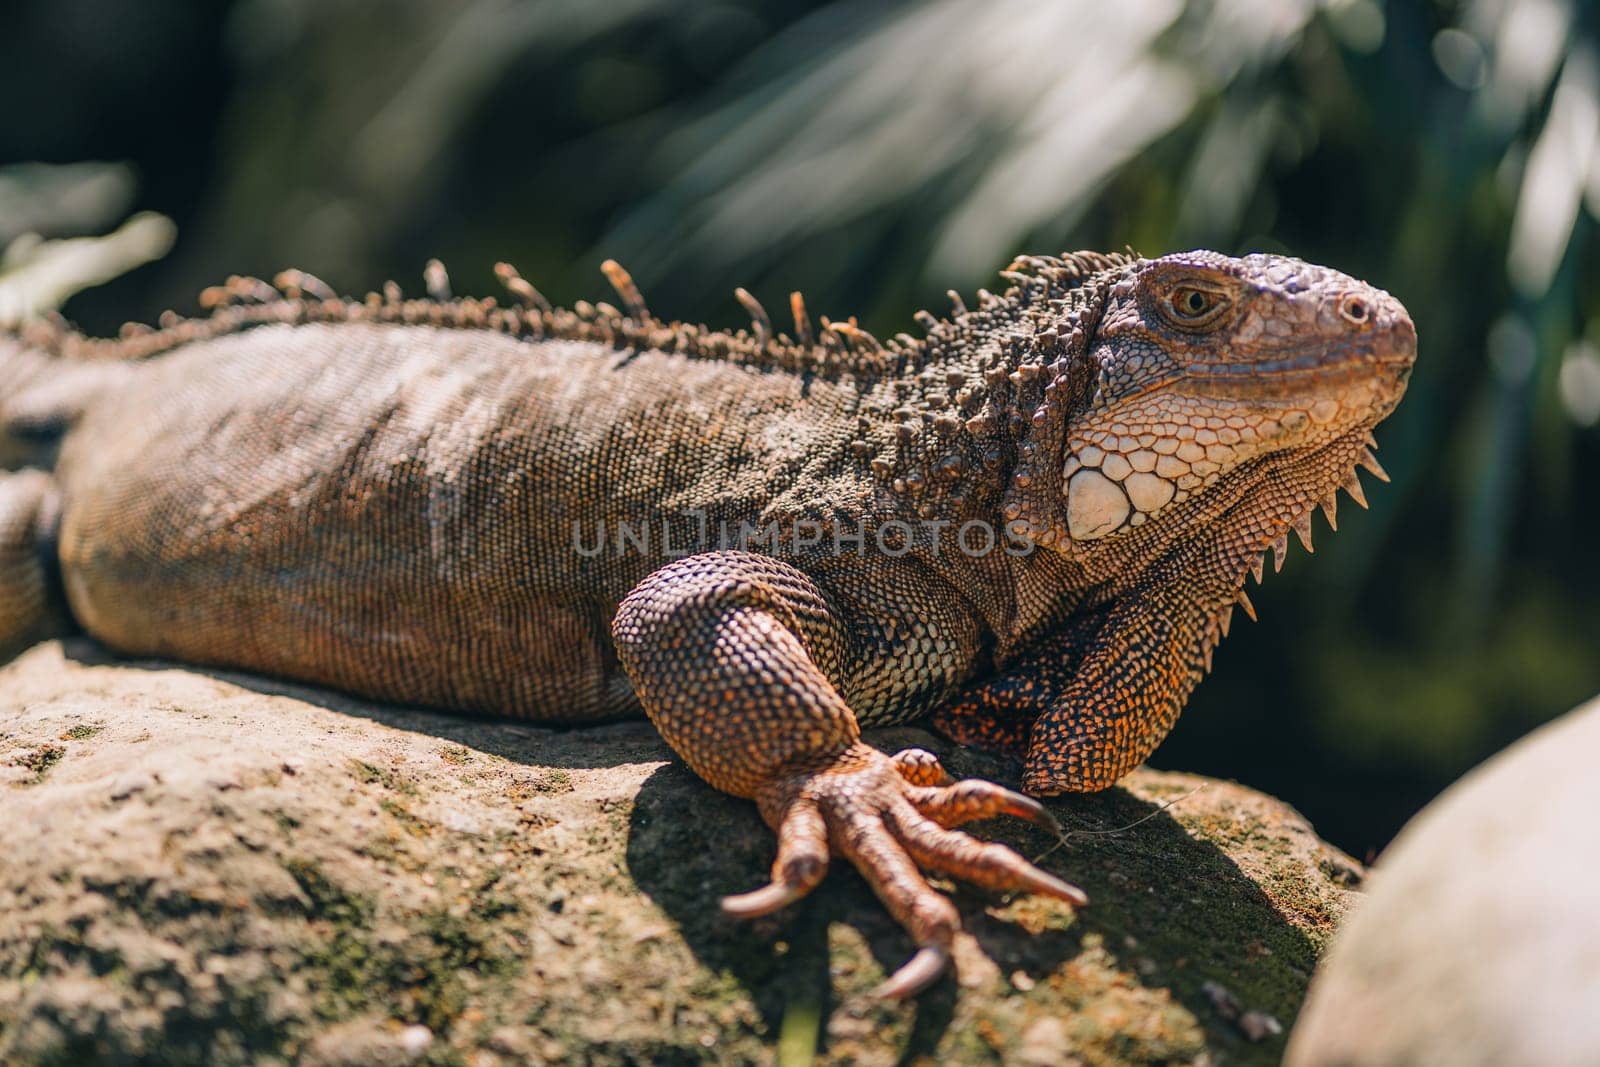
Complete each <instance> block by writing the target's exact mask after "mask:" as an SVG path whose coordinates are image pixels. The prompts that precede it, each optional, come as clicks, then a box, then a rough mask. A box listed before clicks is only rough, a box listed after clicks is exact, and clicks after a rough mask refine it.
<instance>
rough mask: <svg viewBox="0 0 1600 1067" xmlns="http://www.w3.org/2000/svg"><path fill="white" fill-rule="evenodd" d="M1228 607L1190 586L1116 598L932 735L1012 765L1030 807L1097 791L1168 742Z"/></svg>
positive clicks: (985, 687)
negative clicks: (1019, 761)
mask: <svg viewBox="0 0 1600 1067" xmlns="http://www.w3.org/2000/svg"><path fill="white" fill-rule="evenodd" d="M1236 596H1237V593H1236V591H1234V590H1233V589H1231V588H1230V587H1229V585H1228V583H1227V582H1225V581H1218V580H1213V581H1204V582H1202V581H1200V580H1198V579H1195V578H1193V577H1192V576H1186V577H1185V579H1184V580H1181V581H1173V582H1170V583H1165V584H1156V585H1154V586H1153V588H1152V589H1150V590H1149V591H1139V592H1135V593H1130V594H1126V595H1124V596H1123V597H1121V598H1120V599H1119V600H1117V601H1115V602H1113V603H1111V604H1109V605H1107V606H1106V607H1105V608H1102V609H1101V610H1100V611H1097V612H1094V613H1092V614H1086V615H1081V616H1075V617H1073V618H1072V619H1070V620H1068V621H1067V622H1066V623H1064V624H1063V625H1062V626H1061V627H1060V628H1059V629H1057V630H1056V631H1053V632H1052V633H1050V634H1048V635H1047V636H1046V637H1045V638H1044V639H1042V640H1041V641H1040V642H1039V643H1038V644H1036V645H1035V646H1034V647H1032V648H1031V649H1029V650H1028V651H1027V652H1025V653H1024V654H1023V655H1022V656H1020V657H1019V658H1018V659H1017V660H1016V661H1015V662H1013V663H1011V664H1008V665H1007V667H1006V669H1005V670H1004V671H1002V672H1001V673H999V674H997V675H995V676H994V677H992V678H988V679H985V680H984V681H982V682H980V683H978V684H977V685H974V686H972V687H970V688H969V689H966V690H964V691H963V692H961V693H960V694H959V695H958V696H956V698H955V699H953V700H951V701H949V702H948V703H946V704H944V705H942V706H940V707H939V708H937V709H935V710H934V712H933V713H932V716H931V717H932V721H933V725H934V726H935V727H936V728H937V729H938V730H939V732H941V733H943V734H945V735H946V736H948V737H950V738H952V739H954V740H956V741H959V742H960V743H962V744H966V745H973V746H976V747H979V748H989V749H994V750H998V751H1002V752H1006V753H1008V754H1010V755H1014V756H1019V757H1022V758H1023V759H1024V760H1025V770H1024V772H1023V778H1022V781H1023V787H1024V788H1025V789H1026V790H1027V791H1028V792H1029V793H1032V794H1034V795H1036V796H1049V795H1052V794H1056V793H1067V792H1074V793H1077V792H1094V791H1097V790H1100V789H1107V788H1109V787H1111V786H1112V785H1114V784H1116V782H1117V781H1118V780H1119V779H1120V778H1122V777H1123V776H1124V775H1126V774H1127V773H1128V772H1129V771H1131V770H1133V769H1134V768H1135V767H1137V766H1138V765H1139V764H1140V763H1142V762H1144V761H1145V760H1146V759H1147V758H1149V756H1150V754H1151V753H1152V752H1154V751H1155V749H1156V746H1158V745H1159V744H1160V743H1161V742H1162V740H1163V739H1164V738H1165V737H1166V736H1167V734H1168V733H1169V732H1171V730H1172V727H1173V725H1174V724H1175V723H1176V722H1177V721H1178V713H1179V712H1180V711H1182V710H1183V705H1184V702H1185V701H1186V700H1187V699H1188V697H1189V694H1190V693H1191V692H1192V691H1193V690H1194V687H1195V686H1196V685H1197V684H1198V683H1199V681H1200V679H1201V678H1202V677H1203V676H1204V675H1205V671H1206V668H1207V666H1208V663H1209V650H1210V649H1211V647H1212V646H1213V645H1214V644H1215V643H1216V640H1217V638H1218V637H1219V635H1220V633H1219V629H1218V626H1219V617H1220V616H1221V614H1222V613H1223V612H1225V611H1227V610H1228V607H1229V605H1231V604H1232V603H1233V601H1234V599H1235V597H1236Z"/></svg>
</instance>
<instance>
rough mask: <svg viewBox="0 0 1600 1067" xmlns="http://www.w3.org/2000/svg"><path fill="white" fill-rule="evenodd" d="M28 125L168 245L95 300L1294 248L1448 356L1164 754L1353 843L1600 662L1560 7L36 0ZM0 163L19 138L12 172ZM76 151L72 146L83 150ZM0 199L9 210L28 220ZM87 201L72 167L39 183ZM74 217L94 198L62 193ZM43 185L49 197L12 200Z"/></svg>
mask: <svg viewBox="0 0 1600 1067" xmlns="http://www.w3.org/2000/svg"><path fill="white" fill-rule="evenodd" d="M4 19H5V22H6V24H7V29H8V30H9V31H10V32H8V33H7V34H5V35H4V36H3V37H0V98H4V99H6V100H7V101H9V102H10V105H11V106H9V107H8V108H7V112H6V117H5V119H4V120H0V162H8V161H23V160H45V161H50V162H55V163H71V162H76V161H80V160H111V161H116V162H118V163H119V164H121V163H124V162H125V163H126V164H127V165H128V166H131V167H132V172H133V173H134V174H135V175H136V176H137V181H138V186H137V188H138V193H137V195H135V196H134V197H133V202H132V204H131V205H129V206H134V207H138V208H141V209H147V210H154V211H159V212H162V213H165V214H166V215H168V216H170V217H171V218H173V219H174V220H175V221H176V222H177V224H178V241H177V244H176V246H175V248H174V250H173V252H172V254H171V255H170V256H168V257H167V258H166V259H165V260H163V261H161V262H159V263H157V264H154V265H151V266H146V267H142V268H140V269H138V270H135V271H133V272H132V273H130V274H128V275H126V276H124V277H123V278H121V279H119V280H117V281H115V282H113V283H111V284H108V285H105V286H102V287H100V288H97V289H94V290H91V291H89V292H86V293H84V294H82V295H81V296H78V297H76V298H74V299H73V301H72V302H71V303H69V304H68V305H67V308H66V310H67V312H68V314H69V315H71V316H73V317H75V318H77V319H78V320H79V321H81V322H82V323H84V324H85V325H87V326H89V327H91V328H94V329H97V330H101V331H104V330H108V329H112V328H114V327H115V326H116V325H117V324H118V323H119V322H120V321H121V320H122V319H124V318H140V319H150V318H152V317H153V315H154V313H155V312H158V311H159V310H161V308H163V307H167V306H173V307H177V308H179V309H180V310H184V309H192V308H193V306H194V305H193V294H194V293H195V292H196V291H197V290H198V289H199V288H200V287H201V286H203V285H206V284H210V283H212V282H214V281H216V280H218V279H219V278H221V277H223V276H225V275H227V274H231V273H256V274H262V275H271V274H272V273H273V272H275V271H276V270H278V269H280V268H282V267H284V266H288V265H294V266H299V267H302V268H304V269H307V270H311V271H313V272H314V273H317V274H319V275H321V276H323V277H325V278H327V279H328V280H329V281H330V282H332V283H334V284H335V285H336V286H338V287H339V288H342V289H346V290H352V291H365V290H366V289H369V288H373V287H375V285H376V283H377V282H379V281H380V280H382V279H383V278H385V277H389V276H399V277H401V278H402V279H404V278H407V277H415V276H416V274H417V271H418V269H419V266H420V264H421V263H422V261H423V260H424V259H425V258H427V257H429V256H434V255H437V256H441V257H442V258H444V259H445V261H446V262H447V263H449V264H451V266H452V270H453V272H454V277H455V281H456V287H457V288H458V289H462V290H474V291H490V290H491V289H492V287H493V282H492V275H491V269H490V268H491V266H492V264H493V263H494V262H495V261H496V260H497V259H507V260H510V261H512V262H514V263H516V264H517V265H518V266H519V267H520V268H521V269H522V271H523V273H524V274H525V275H527V276H529V277H530V278H533V279H534V280H535V281H536V282H537V283H538V284H539V285H540V287H541V288H543V289H544V290H545V291H546V292H547V293H549V294H551V295H552V296H553V297H556V298H558V299H561V300H564V301H570V300H572V299H574V298H576V297H580V296H588V297H593V296H595V295H596V294H597V293H601V292H603V291H604V290H603V286H602V285H601V282H600V278H599V275H598V273H597V272H596V267H597V265H598V263H599V261H600V259H601V258H603V257H604V256H607V255H612V256H616V257H618V258H619V259H621V260H622V261H623V262H624V263H626V264H627V265H628V266H629V267H630V268H631V269H632V270H633V271H634V273H635V275H636V276H637V278H638V279H639V281H640V282H641V284H642V285H643V286H644V287H645V291H646V293H647V294H648V295H649V296H650V297H651V301H652V304H653V306H654V307H655V308H656V310H658V311H659V312H661V313H664V314H669V315H673V316H677V317H684V318H701V319H709V320H712V321H718V322H731V321H734V320H735V319H737V318H739V316H740V313H739V312H738V311H737V310H736V307H735V305H734V303H733V301H732V299H731V297H730V296H729V292H730V290H731V288H732V287H733V286H734V285H737V284H742V285H745V286H747V287H749V288H751V289H752V290H754V291H756V292H757V293H758V294H759V295H761V296H762V297H763V298H765V299H767V300H768V301H769V303H772V304H781V301H782V296H783V294H784V293H786V292H787V291H788V290H789V289H794V288H799V289H804V290H805V291H806V292H807V294H808V301H809V302H810V304H811V305H812V307H813V308H814V309H816V310H818V311H821V312H824V313H828V314H831V315H834V316H836V317H837V316H843V315H848V314H859V315H861V316H862V319H863V321H864V323H865V324H866V325H868V326H869V327H871V328H873V329H875V330H879V331H887V332H891V333H892V332H895V331H896V330H899V329H902V328H904V324H905V323H906V322H907V321H908V320H909V315H910V312H911V311H912V310H913V309H914V308H916V307H918V306H923V305H929V306H942V304H943V297H942V296H941V295H940V294H942V293H943V291H944V290H945V289H946V288H947V287H951V286H955V287H959V288H962V289H964V290H968V291H970V290H971V289H972V288H974V287H976V286H978V285H985V284H991V283H992V279H993V272H994V270H995V269H997V268H999V267H1000V266H1003V265H1004V263H1005V261H1006V260H1007V259H1008V258H1009V257H1010V255H1011V254H1013V253H1014V252H1019V251H1023V250H1030V251H1045V252H1049V251H1056V250H1060V249H1065V248H1077V247H1100V248H1121V247H1123V246H1124V245H1130V244H1131V245H1132V246H1134V247H1136V248H1137V249H1139V250H1140V251H1141V252H1145V253H1150V254H1156V253H1160V252H1164V251H1168V250H1171V249H1174V248H1179V247H1187V246H1194V245H1208V246H1212V247H1217V248H1220V249H1223V250H1225V251H1245V250H1282V251H1288V252H1291V253H1293V254H1295V255H1299V256H1302V257H1304V258H1307V259H1312V260H1317V261H1321V262H1325V263H1328V264H1330V265H1333V266H1336V267H1339V268H1340V269H1343V270H1345V271H1348V272H1349V273H1352V274H1355V275H1357V276H1360V277H1363V278H1365V279H1367V280H1369V281H1372V282H1374V283H1376V284H1378V285H1381V286H1383V287H1385V288H1387V289H1389V290H1390V291H1392V292H1393V293H1395V294H1396V295H1397V296H1398V297H1400V298H1401V299H1402V300H1403V301H1404V302H1405V303H1406V305H1407V306H1408V307H1409V308H1410V310H1411V312H1412V314H1413V316H1414V318H1415V321H1416V323H1417V328H1418V333H1419V336H1420V338H1421V342H1420V343H1421V354H1420V359H1419V362H1418V369H1417V372H1416V374H1415V376H1414V378H1413V380H1412V384H1411V388H1410V394H1409V396H1408V398H1407V400H1406V401H1405V403H1404V404H1403V405H1402V406H1401V408H1400V411H1399V412H1398V414H1397V415H1395V416H1394V417H1393V418H1392V419H1391V420H1390V421H1389V422H1388V423H1386V424H1385V425H1384V426H1383V427H1382V428H1381V429H1380V432H1379V439H1380V441H1381V442H1382V445H1383V450H1382V452H1381V457H1382V459H1383V461H1384V463H1385V464H1386V466H1387V467H1388V468H1389V470H1390V472H1391V473H1392V474H1393V475H1394V484H1393V485H1390V486H1378V487H1371V486H1369V497H1370V499H1371V500H1372V501H1373V508H1372V510H1371V511H1370V512H1356V511H1355V510H1354V508H1353V507H1350V506H1349V505H1348V504H1347V505H1346V508H1345V511H1344V513H1342V514H1341V520H1342V522H1343V525H1344V526H1345V527H1346V528H1345V529H1344V530H1343V531H1342V532H1341V533H1340V534H1339V535H1338V536H1336V537H1331V538H1330V537H1327V536H1326V534H1325V533H1322V532H1321V531H1319V535H1318V541H1319V550H1318V553H1317V555H1318V556H1319V557H1321V558H1318V559H1316V560H1315V561H1308V560H1306V559H1305V558H1304V556H1303V554H1300V553H1298V552H1296V553H1294V554H1292V556H1291V560H1290V563H1289V564H1288V566H1287V567H1286V568H1285V571H1284V573H1283V575H1281V576H1279V577H1275V578H1269V579H1268V580H1267V582H1266V585H1265V587H1264V589H1263V590H1262V591H1261V592H1260V593H1259V594H1255V599H1256V602H1257V605H1258V607H1259V608H1260V611H1261V614H1262V616H1263V619H1264V620H1265V621H1264V624H1263V625H1260V626H1255V627H1251V626H1240V627H1237V628H1236V629H1235V633H1234V636H1233V637H1232V638H1231V640H1230V641H1229V642H1228V643H1226V644H1225V645H1224V646H1223V648H1222V650H1221V651H1220V652H1219V654H1218V656H1217V668H1216V672H1215V674H1214V675H1213V677H1212V678H1211V680H1210V681H1209V682H1207V683H1206V684H1205V685H1203V686H1202V687H1201V689H1200V691H1199V693H1198V695H1197V696H1196V698H1195V699H1194V701H1193V703H1192V704H1191V707H1190V710H1189V711H1188V713H1187V714H1186V715H1185V716H1184V719H1183V721H1182V722H1181V723H1180V724H1179V727H1178V729H1177V731H1176V733H1175V734H1174V736H1173V738H1172V739H1171V740H1170V741H1169V742H1168V744H1167V745H1166V746H1165V747H1164V748H1163V749H1162V750H1161V751H1160V752H1159V753H1158V755H1157V757H1156V761H1155V762H1156V763H1158V764H1159V765H1164V766H1182V767H1184V768H1185V769H1191V770H1198V771H1206V772H1210V773H1214V774H1222V775H1227V776H1233V777H1237V778H1239V779H1241V780H1244V781H1246V782H1249V783H1251V784H1253V785H1256V786H1259V787H1262V788H1265V789H1268V790H1270V791H1273V792H1276V793H1278V794H1279V795H1281V796H1284V797H1285V798H1287V799H1289V800H1290V801H1292V802H1293V803H1295V804H1297V805H1298V806H1300V807H1301V808H1302V809H1303V810H1305V811H1306V812H1307V813H1308V814H1310V815H1311V816H1312V818H1313V819H1314V820H1315V821H1316V822H1317V824H1318V826H1319V828H1321V829H1322V830H1323V831H1324V832H1325V833H1326V834H1328V835H1329V836H1330V837H1332V838H1333V839H1334V840H1336V841H1338V842H1340V843H1341V844H1343V845H1345V846H1346V847H1347V848H1350V849H1352V850H1353V851H1356V852H1357V853H1366V852H1368V851H1370V850H1371V849H1372V848H1374V847H1377V846H1381V844H1382V843H1384V842H1385V841H1386V840H1387V839H1388V837H1389V836H1390V835H1391V834H1392V833H1393V831H1394V830H1395V829H1396V828H1397V827H1398V825H1399V823H1400V822H1401V821H1402V820H1403V819H1405V818H1406V817H1407V816H1408V815H1409V814H1410V813H1411V812H1412V811H1414V810H1415V809H1416V808H1417V807H1418V806H1420V805H1421V803H1423V802H1424V801H1425V800H1427V799H1428V798H1429V797H1430V796H1431V795H1432V794H1433V793H1435V792H1436V791H1437V790H1438V789H1440V788H1441V787H1442V786H1444V785H1445V784H1447V783H1448V782H1449V781H1450V780H1452V779H1453V778H1455V777H1456V776H1458V775H1459V774H1460V773H1462V772H1463V771H1464V770H1466V769H1467V768H1468V767H1469V766H1471V765H1472V764H1473V763H1475V762H1477V761H1478V760H1480V759H1482V758H1483V757H1484V756H1486V755H1488V754H1489V753H1490V752H1492V751H1494V750H1495V749H1497V748H1499V747H1501V746H1502V745H1504V744H1505V743H1507V742H1508V741H1510V740H1511V739H1513V738H1515V737H1516V736H1518V735H1520V734H1522V733H1524V732H1526V731H1527V730H1528V729H1530V728H1531V727H1533V726H1534V725H1536V724H1538V723H1540V722H1542V721H1544V720H1546V719H1548V718H1550V717H1552V716H1554V715H1556V714H1558V713H1560V712H1561V711H1563V710H1565V709H1566V708H1568V707H1569V706H1571V705H1572V704H1574V703H1576V702H1577V701H1578V700H1580V699H1581V698H1584V697H1586V696H1589V695H1591V694H1593V693H1594V692H1595V691H1597V690H1600V648H1597V645H1600V553H1597V552H1596V551H1595V530H1596V528H1597V518H1600V514H1597V512H1600V504H1597V499H1600V494H1597V493H1596V492H1595V490H1596V488H1597V486H1600V483H1597V479H1596V475H1595V473H1594V472H1595V471H1596V470H1597V469H1600V434H1597V433H1596V431H1595V428H1594V427H1595V423H1596V420H1597V418H1600V288H1597V285H1596V271H1597V269H1600V261H1597V256H1596V252H1597V251H1600V249H1597V246H1596V239H1595V227H1594V217H1595V215H1596V213H1597V212H1600V60H1597V52H1596V46H1597V43H1600V25H1597V17H1596V14H1595V12H1594V10H1593V9H1592V8H1591V7H1589V6H1587V5H1583V6H1579V5H1577V4H1574V3H1566V2H1563V0H1471V2H1464V3H1451V2H1443V0H1434V2H1422V3H1393V4H1389V5H1381V4H1378V3H1376V2H1374V0H1340V2H1326V3H1319V2H1316V0H1211V2H1207V0H1187V2H1184V0H1138V2H1135V0H1128V2H1125V3H1121V4H1116V5H1110V4H1104V3H1100V2H1098V0H1053V2H1051V3H1038V2H1037V0H921V2H910V0H833V2H828V3H820V2H802V0H770V2H756V0H748V2H731V0H720V2H718V0H706V2H697V0H606V2H605V3H592V2H588V0H539V2H526V3H525V2H516V0H456V2H452V3H437V2H430V0H236V2H234V3H230V4H221V3H215V2H211V0H147V2H145V3H142V4H138V5H129V4H122V3H116V2H113V0H14V2H13V3H12V4H11V5H8V11H7V13H6V14H5V15H4ZM8 173H14V172H8ZM79 176H80V177H81V174H80V175H79ZM19 203H20V201H17V200H15V199H13V200H10V201H8V200H6V199H4V198H3V197H0V233H4V234H7V235H9V236H15V234H16V233H17V232H20V231H19V230H18V229H17V220H18V219H19V218H20V217H23V216H25V215H26V214H27V209H26V208H25V207H19V206H18V204H19ZM55 206H56V207H59V205H55ZM36 214H37V217H36V218H33V220H32V222H31V225H32V228H35V229H39V230H42V231H43V232H44V234H45V236H47V237H63V236H72V235H74V234H76V233H81V232H84V230H85V228H86V227H91V226H94V225H98V224H99V223H100V222H109V220H94V219H92V217H91V219H90V220H89V221H85V217H84V215H83V213H82V212H78V213H77V214H74V213H73V212H72V211H64V210H54V209H52V210H44V209H37V212H36ZM30 218H32V217H30Z"/></svg>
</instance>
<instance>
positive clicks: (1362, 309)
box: [1339, 296, 1372, 326]
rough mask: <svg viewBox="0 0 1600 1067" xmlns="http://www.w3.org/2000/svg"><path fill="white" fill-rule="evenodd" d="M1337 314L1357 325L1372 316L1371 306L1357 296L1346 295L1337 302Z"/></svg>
mask: <svg viewBox="0 0 1600 1067" xmlns="http://www.w3.org/2000/svg"><path fill="white" fill-rule="evenodd" d="M1339 314H1341V315H1343V316H1344V317H1345V318H1346V319H1348V320H1349V321H1351V322H1353V323H1355V324H1356V325H1358V326H1359V325H1361V324H1362V323H1364V322H1366V321H1367V320H1368V319H1370V318H1371V317H1372V308H1371V307H1370V306H1369V305H1368V304H1367V302H1366V301H1365V300H1363V299H1361V298H1360V297H1359V296H1347V297H1345V298H1344V300H1343V301H1341V302H1340V304H1339Z"/></svg>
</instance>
